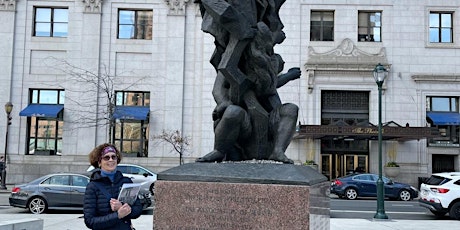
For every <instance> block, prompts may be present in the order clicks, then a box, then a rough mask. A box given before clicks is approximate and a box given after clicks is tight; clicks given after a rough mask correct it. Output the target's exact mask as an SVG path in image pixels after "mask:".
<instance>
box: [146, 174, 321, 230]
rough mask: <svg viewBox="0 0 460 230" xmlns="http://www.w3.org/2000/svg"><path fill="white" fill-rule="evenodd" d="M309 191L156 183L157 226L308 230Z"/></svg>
mask: <svg viewBox="0 0 460 230" xmlns="http://www.w3.org/2000/svg"><path fill="white" fill-rule="evenodd" d="M309 189H310V186H297V185H273V184H244V183H242V184H237V183H213V182H182V181H157V182H156V183H155V211H154V212H155V213H154V226H155V229H309V214H310V212H309ZM327 208H328V207H327ZM255 226H256V227H255Z"/></svg>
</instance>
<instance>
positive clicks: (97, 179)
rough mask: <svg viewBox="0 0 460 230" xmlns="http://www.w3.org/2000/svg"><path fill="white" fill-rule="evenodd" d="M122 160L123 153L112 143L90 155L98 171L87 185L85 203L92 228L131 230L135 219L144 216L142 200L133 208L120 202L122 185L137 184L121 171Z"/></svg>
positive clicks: (88, 222)
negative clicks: (132, 221)
mask: <svg viewBox="0 0 460 230" xmlns="http://www.w3.org/2000/svg"><path fill="white" fill-rule="evenodd" d="M120 161H121V155H120V152H119V151H118V150H117V149H116V148H115V146H113V145H111V144H107V143H106V144H102V145H99V146H97V147H96V148H94V149H93V150H92V151H91V152H90V153H89V162H90V164H91V165H92V166H94V167H95V168H97V170H96V171H94V172H93V173H92V174H91V180H90V182H89V184H88V185H87V186H86V192H85V199H84V204H83V213H84V217H85V224H86V226H87V227H88V228H90V229H93V230H99V229H111V230H114V229H128V230H131V229H134V228H133V227H132V224H131V219H136V218H138V217H139V216H140V215H141V213H142V205H141V203H140V201H139V199H136V201H135V202H134V204H133V205H132V206H130V205H129V204H126V203H125V204H123V203H121V202H120V201H118V200H117V198H118V194H119V193H120V189H121V187H122V185H123V184H125V183H133V182H132V180H131V179H129V178H128V177H124V176H123V174H122V173H121V172H120V171H117V165H118V164H119V163H120Z"/></svg>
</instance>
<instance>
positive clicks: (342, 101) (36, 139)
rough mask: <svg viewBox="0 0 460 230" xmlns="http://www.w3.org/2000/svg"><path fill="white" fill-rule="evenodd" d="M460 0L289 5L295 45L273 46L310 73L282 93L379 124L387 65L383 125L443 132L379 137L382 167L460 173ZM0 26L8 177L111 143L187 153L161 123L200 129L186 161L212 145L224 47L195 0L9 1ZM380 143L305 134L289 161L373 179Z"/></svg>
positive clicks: (329, 114)
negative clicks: (8, 106)
mask: <svg viewBox="0 0 460 230" xmlns="http://www.w3.org/2000/svg"><path fill="white" fill-rule="evenodd" d="M458 3H460V2H458V1H457V0H455V1H433V0H422V1H416V0H408V1H392V0H383V1H379V2H378V3H376V2H375V1H371V0H356V1H345V0H330V1H321V0H317V1H315V0H313V1H306V0H289V1H286V2H285V3H284V5H283V7H282V8H281V11H280V15H281V19H282V21H283V23H284V25H285V28H284V31H285V33H286V36H287V39H286V40H285V41H284V42H283V43H282V44H280V45H278V46H277V47H276V52H277V53H279V54H281V56H282V57H283V59H284V61H285V62H286V64H285V68H284V71H287V70H288V69H289V68H291V67H301V69H302V76H301V78H300V79H299V80H297V81H293V82H290V83H289V84H287V85H286V86H284V87H283V88H282V89H280V91H279V92H280V96H281V98H282V100H283V102H291V103H295V104H297V105H298V106H299V108H300V110H299V118H298V119H299V120H298V122H299V127H302V125H321V126H328V125H339V126H340V125H345V126H346V125H351V126H360V125H362V124H374V125H376V124H377V122H378V89H377V85H376V83H375V80H374V78H373V69H374V68H375V66H376V65H377V64H379V63H381V64H382V65H383V66H384V67H385V68H386V69H387V70H388V77H387V79H386V80H385V82H384V85H383V96H382V120H383V122H385V124H388V125H390V126H398V127H399V125H400V126H403V127H404V126H406V124H407V126H409V127H434V128H436V129H438V130H439V131H440V136H439V137H436V138H408V139H404V140H403V139H387V140H385V141H384V142H383V160H384V163H386V162H387V161H390V160H391V161H396V162H397V163H398V164H399V165H400V169H401V173H400V174H399V175H398V176H396V177H395V179H396V180H399V181H403V182H408V183H411V184H414V185H415V184H417V180H418V178H419V177H425V176H428V175H429V174H431V173H432V172H437V171H444V170H452V171H459V167H460V166H459V163H460V159H459V154H460V146H459V136H460V134H459V132H460V131H459V125H460V118H459V117H460V115H459V108H458V107H459V100H460V85H459V83H460V75H459V74H458V72H459V70H460V69H459V67H458V65H456V63H458V62H459V61H460V56H459V48H460V30H459V27H458V24H459V22H460V15H459V6H458V5H459V4H458ZM0 21H1V22H2V27H1V28H0V36H1V38H2V39H1V42H0V50H1V52H0V68H1V69H2V71H1V72H0V86H1V87H2V88H3V89H4V90H5V91H4V93H2V94H0V104H5V103H6V102H8V101H11V102H12V103H13V105H14V109H13V112H12V114H11V115H12V120H11V125H9V126H7V125H6V122H0V134H1V135H5V134H6V133H7V132H6V131H7V129H8V143H7V144H6V143H4V141H0V149H2V150H0V152H2V153H3V152H4V151H3V149H7V150H6V151H7V164H8V168H7V173H8V177H7V178H8V180H7V183H21V182H24V181H29V180H30V179H33V178H35V177H37V176H38V175H42V174H45V173H48V172H56V171H82V170H85V169H86V167H87V165H88V163H87V153H88V152H89V151H90V150H91V149H92V148H94V147H95V146H96V145H98V144H100V143H103V142H107V141H109V140H113V141H114V142H115V143H117V144H118V145H119V146H122V149H123V152H125V153H126V154H125V155H126V156H130V157H126V158H125V160H124V162H129V163H136V164H141V165H144V166H147V167H149V168H152V169H154V170H156V171H161V170H164V169H167V168H170V167H174V166H177V165H178V164H179V157H178V156H177V154H176V153H175V152H173V151H171V147H169V146H168V145H167V144H165V143H159V142H158V141H157V140H156V139H154V136H156V135H158V134H160V133H161V132H162V130H180V131H181V132H182V133H183V134H184V135H185V136H189V137H190V139H191V144H190V148H189V150H188V151H187V152H186V153H185V155H184V158H185V162H192V161H194V159H196V158H197V157H200V156H202V155H204V154H206V153H208V152H209V151H211V149H212V147H213V139H214V134H213V130H212V125H213V124H212V119H211V113H212V110H213V108H214V106H215V102H214V100H213V97H212V94H211V91H212V87H213V83H214V76H215V71H214V69H213V68H212V66H211V64H209V59H210V57H211V55H212V51H213V47H214V44H213V39H212V37H211V36H210V35H208V34H205V33H203V32H202V31H201V16H200V13H199V8H198V5H197V4H196V3H194V2H193V1H190V0H152V1H144V0H120V1H102V0H101V1H98V0H97V1H90V0H84V1H51V0H46V1H34V0H27V1H16V0H2V1H1V2H0ZM94 76H96V77H95V78H94ZM105 82H109V84H108V85H105V86H104V83H105ZM104 92H109V93H108V94H107V93H106V94H104ZM112 97H113V100H109V99H112ZM127 107H129V108H127ZM133 107H135V108H134V109H133ZM0 114H1V115H0V118H2V119H1V120H2V121H4V120H6V115H5V113H0ZM111 118H114V120H115V123H114V124H110V123H107V120H111ZM377 149H378V142H377V141H376V140H375V139H373V138H372V137H369V138H363V139H359V140H358V139H356V138H354V137H349V136H343V135H328V136H323V137H318V136H316V137H306V138H296V139H294V140H293V141H292V142H291V145H290V147H289V148H288V150H287V155H288V157H290V158H291V159H293V160H294V161H295V162H296V163H297V164H300V163H303V162H305V161H307V160H314V161H315V162H316V163H317V164H318V170H320V171H321V172H322V173H323V174H325V175H327V176H328V177H330V178H331V179H332V178H334V177H338V176H342V175H345V174H346V173H348V172H349V171H350V170H353V169H355V168H356V167H361V168H364V170H365V171H368V172H372V173H377V172H378V151H377Z"/></svg>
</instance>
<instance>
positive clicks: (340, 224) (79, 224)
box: [0, 214, 460, 230]
mask: <svg viewBox="0 0 460 230" xmlns="http://www.w3.org/2000/svg"><path fill="white" fill-rule="evenodd" d="M26 216H27V217H26ZM21 218H40V219H43V220H44V226H43V229H46V230H82V229H87V228H86V226H85V224H84V222H83V214H40V215H34V214H30V215H15V216H12V215H11V214H0V222H1V221H2V220H14V219H21ZM459 224H460V222H459V221H456V220H387V221H373V220H366V219H342V218H332V219H330V229H331V230H369V229H372V230H412V229H417V230H424V229H426V230H431V229H458V226H459ZM133 225H134V227H135V228H136V229H137V230H148V229H153V216H152V215H151V214H146V215H142V216H140V217H139V218H138V219H135V220H133ZM311 230H320V229H311Z"/></svg>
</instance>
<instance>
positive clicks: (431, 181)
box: [425, 175, 450, 185]
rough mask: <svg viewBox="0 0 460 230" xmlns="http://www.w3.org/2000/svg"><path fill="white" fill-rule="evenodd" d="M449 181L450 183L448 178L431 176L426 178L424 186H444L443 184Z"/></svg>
mask: <svg viewBox="0 0 460 230" xmlns="http://www.w3.org/2000/svg"><path fill="white" fill-rule="evenodd" d="M449 181H450V179H449V178H445V177H442V176H435V175H432V176H431V177H430V178H428V180H426V181H425V184H428V185H442V184H445V183H447V182H449Z"/></svg>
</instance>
